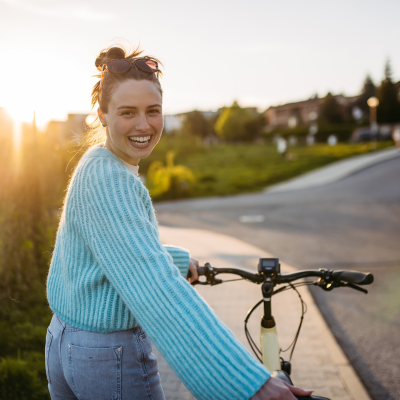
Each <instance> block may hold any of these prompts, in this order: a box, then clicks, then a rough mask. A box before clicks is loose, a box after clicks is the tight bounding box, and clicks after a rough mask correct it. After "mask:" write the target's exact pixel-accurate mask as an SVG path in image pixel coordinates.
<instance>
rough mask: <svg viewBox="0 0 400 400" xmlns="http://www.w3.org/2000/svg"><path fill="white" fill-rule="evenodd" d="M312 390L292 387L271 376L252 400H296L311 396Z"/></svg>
mask: <svg viewBox="0 0 400 400" xmlns="http://www.w3.org/2000/svg"><path fill="white" fill-rule="evenodd" d="M312 392H313V391H312V390H303V389H300V388H298V387H296V386H291V385H289V384H287V383H286V382H284V381H283V380H281V379H279V378H274V377H272V376H271V378H269V379H268V380H267V382H265V383H264V385H263V386H262V387H261V389H260V390H259V391H258V392H257V393H256V394H255V395H254V396H253V397H252V400H296V397H294V395H296V396H311V393H312Z"/></svg>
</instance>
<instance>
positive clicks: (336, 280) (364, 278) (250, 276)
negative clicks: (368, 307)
mask: <svg viewBox="0 0 400 400" xmlns="http://www.w3.org/2000/svg"><path fill="white" fill-rule="evenodd" d="M197 271H198V274H199V276H206V277H207V281H206V282H199V281H195V282H193V284H209V285H216V284H218V283H222V281H221V280H219V279H215V276H216V275H219V274H234V275H238V276H241V277H242V278H244V279H247V280H249V281H251V282H253V283H263V282H265V281H266V279H267V276H266V275H264V274H262V273H252V272H249V271H244V270H240V269H236V268H213V267H212V266H211V265H210V264H209V263H206V264H205V265H204V267H197ZM188 277H190V276H189V275H188ZM271 277H272V279H273V281H274V282H275V283H276V284H281V283H289V282H293V281H296V280H298V279H302V278H310V277H316V278H320V281H322V282H323V283H324V285H325V287H326V288H329V287H330V285H329V283H332V284H334V285H336V286H343V282H344V283H345V284H348V285H349V286H351V285H369V284H371V283H372V282H373V281H374V276H373V275H372V274H370V273H363V272H358V271H332V270H324V269H320V270H304V271H298V272H294V273H291V274H286V275H280V274H273V275H272V276H271ZM320 286H322V284H321V285H320ZM332 288H333V287H332Z"/></svg>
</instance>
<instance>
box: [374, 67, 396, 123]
mask: <svg viewBox="0 0 400 400" xmlns="http://www.w3.org/2000/svg"><path fill="white" fill-rule="evenodd" d="M384 74H385V77H384V79H383V81H382V83H381V85H380V86H379V89H378V99H379V106H378V109H377V118H378V122H379V123H394V122H399V121H400V101H399V99H398V89H397V88H396V85H395V84H394V83H393V80H392V68H391V65H390V61H389V60H388V61H387V62H386V64H385V72H384Z"/></svg>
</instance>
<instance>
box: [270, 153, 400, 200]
mask: <svg viewBox="0 0 400 400" xmlns="http://www.w3.org/2000/svg"><path fill="white" fill-rule="evenodd" d="M395 157H400V149H397V148H393V147H392V148H389V149H385V150H379V151H374V152H372V153H368V154H363V155H360V156H355V157H351V158H346V159H345V160H342V161H337V162H335V163H333V164H330V165H328V166H326V167H322V168H318V169H317V170H315V171H311V172H308V173H306V174H304V175H301V176H299V177H296V178H293V179H290V180H288V181H285V182H283V183H278V184H277V185H274V186H271V187H269V188H267V189H266V190H265V192H268V193H281V192H288V191H292V190H300V189H309V188H313V187H316V186H321V185H326V184H328V183H333V182H336V181H339V180H340V179H343V178H346V177H347V176H350V175H352V174H354V173H356V172H358V171H361V170H363V169H365V168H368V167H370V166H372V165H375V164H378V163H380V162H383V161H386V160H390V159H392V158H395Z"/></svg>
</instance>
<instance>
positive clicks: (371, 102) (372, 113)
mask: <svg viewBox="0 0 400 400" xmlns="http://www.w3.org/2000/svg"><path fill="white" fill-rule="evenodd" d="M367 104H368V107H369V119H370V124H371V133H372V134H373V135H374V137H375V139H376V136H377V134H378V124H377V122H376V108H377V107H378V106H379V100H378V99H377V98H376V97H370V98H369V99H368V100H367Z"/></svg>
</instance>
